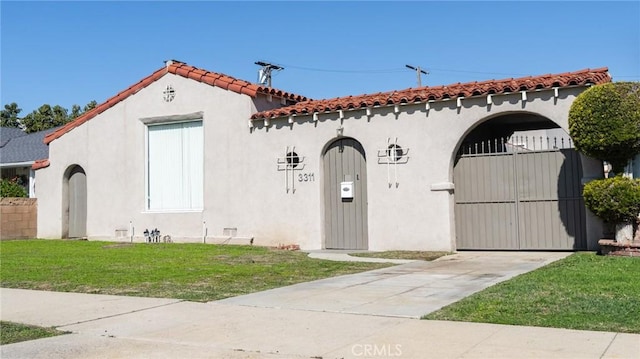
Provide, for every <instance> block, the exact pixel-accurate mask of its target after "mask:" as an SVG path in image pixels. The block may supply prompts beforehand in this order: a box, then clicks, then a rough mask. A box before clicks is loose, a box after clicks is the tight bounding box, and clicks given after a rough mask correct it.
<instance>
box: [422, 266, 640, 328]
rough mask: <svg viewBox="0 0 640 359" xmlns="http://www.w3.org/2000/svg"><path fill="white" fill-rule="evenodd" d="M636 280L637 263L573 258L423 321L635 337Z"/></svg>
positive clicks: (639, 287) (639, 286)
mask: <svg viewBox="0 0 640 359" xmlns="http://www.w3.org/2000/svg"><path fill="white" fill-rule="evenodd" d="M638 278H640V258H630V257H612V256H598V255H595V254H594V253H575V254H573V255H571V256H569V257H567V258H565V259H563V260H560V261H557V262H554V263H552V264H550V265H548V266H545V267H543V268H540V269H538V270H535V271H533V272H529V273H526V274H523V275H520V276H518V277H516V278H513V279H511V280H509V281H506V282H503V283H500V284H497V285H495V286H493V287H490V288H487V289H485V290H483V291H481V292H479V293H476V294H474V295H472V296H470V297H467V298H465V299H462V300H460V301H458V302H456V303H454V304H451V305H449V306H447V307H445V308H443V309H442V310H439V311H437V312H434V313H431V314H428V315H426V316H424V317H423V319H434V320H454V321H467V322H483V323H498V324H513V325H527V326H540V327H555V328H569V329H580V330H597V331H613V332H623V333H640V315H638V313H640V300H639V299H640V280H638Z"/></svg>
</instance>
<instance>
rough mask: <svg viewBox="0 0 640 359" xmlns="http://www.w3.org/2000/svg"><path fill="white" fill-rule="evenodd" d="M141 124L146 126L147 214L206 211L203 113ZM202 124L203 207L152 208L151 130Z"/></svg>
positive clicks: (142, 120)
mask: <svg viewBox="0 0 640 359" xmlns="http://www.w3.org/2000/svg"><path fill="white" fill-rule="evenodd" d="M140 122H142V123H143V125H144V159H143V161H144V194H143V198H144V210H143V212H146V213H189V212H202V211H203V210H204V197H205V196H204V184H205V168H204V154H205V149H204V148H205V121H204V113H203V112H195V113H190V114H185V115H173V116H159V117H147V118H140ZM189 122H200V123H201V127H200V128H201V131H202V190H201V194H202V199H201V206H200V207H197V208H195V207H194V208H152V207H151V205H150V204H151V202H150V198H151V193H150V191H151V186H150V175H149V164H150V163H149V154H150V153H149V128H150V127H154V126H163V125H175V124H180V123H189Z"/></svg>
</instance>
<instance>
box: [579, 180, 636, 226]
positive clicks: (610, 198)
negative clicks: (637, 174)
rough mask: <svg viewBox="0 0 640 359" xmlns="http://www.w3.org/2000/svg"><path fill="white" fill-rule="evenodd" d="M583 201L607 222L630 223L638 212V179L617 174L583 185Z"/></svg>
mask: <svg viewBox="0 0 640 359" xmlns="http://www.w3.org/2000/svg"><path fill="white" fill-rule="evenodd" d="M582 196H583V197H584V203H585V205H586V206H587V208H589V210H591V212H593V213H594V214H595V215H596V216H598V217H600V218H602V220H604V221H605V222H607V223H611V224H618V223H631V222H633V221H634V220H635V219H636V218H637V217H638V213H640V180H633V179H630V178H626V177H622V176H617V177H613V178H605V179H601V180H594V181H591V182H589V183H587V184H586V185H585V186H584V191H583V193H582Z"/></svg>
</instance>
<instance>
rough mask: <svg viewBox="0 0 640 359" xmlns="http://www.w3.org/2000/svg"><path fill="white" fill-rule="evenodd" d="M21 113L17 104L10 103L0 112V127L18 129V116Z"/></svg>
mask: <svg viewBox="0 0 640 359" xmlns="http://www.w3.org/2000/svg"><path fill="white" fill-rule="evenodd" d="M21 111H22V109H21V108H20V107H18V104H17V103H15V102H12V103H10V104H8V105H4V109H3V110H2V111H0V126H2V127H14V128H19V127H20V119H19V118H18V114H19V113H20V112H21Z"/></svg>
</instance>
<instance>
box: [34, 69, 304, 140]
mask: <svg viewBox="0 0 640 359" xmlns="http://www.w3.org/2000/svg"><path fill="white" fill-rule="evenodd" d="M168 73H171V74H175V75H178V76H182V77H185V78H188V79H192V80H196V81H199V82H202V83H205V84H207V85H211V86H214V87H219V88H222V89H225V90H229V91H233V92H236V93H239V94H244V95H248V96H250V97H256V96H257V95H258V94H264V95H272V96H276V97H281V98H284V99H286V100H289V101H293V102H297V101H306V100H307V98H306V97H304V96H300V95H296V94H293V93H289V92H284V91H280V90H277V89H274V88H270V87H263V86H259V85H256V84H252V83H250V82H247V81H244V80H239V79H236V78H233V77H231V76H227V75H224V74H220V73H216V72H211V71H207V70H203V69H199V68H196V67H193V66H191V65H187V64H186V63H183V62H180V61H175V60H170V61H167V64H166V66H165V67H163V68H161V69H158V70H157V71H155V72H154V73H152V74H151V75H149V76H147V77H145V78H144V79H142V80H140V81H139V82H138V83H136V84H134V85H133V86H131V87H129V88H127V89H126V90H124V91H122V92H120V93H118V94H117V95H115V96H113V97H111V98H110V99H108V100H107V101H106V102H104V103H102V104H100V105H98V106H96V107H95V108H94V109H93V110H91V111H89V112H87V113H85V114H83V115H82V116H80V117H78V118H77V119H75V120H74V121H72V122H69V123H68V124H66V125H65V126H63V127H62V128H60V129H59V130H57V131H55V132H54V133H51V134H49V135H47V136H46V137H45V138H44V142H45V143H47V144H49V143H50V142H51V141H53V140H55V139H57V138H60V137H61V136H63V135H64V134H65V133H67V132H69V131H71V130H73V129H74V128H76V127H78V126H80V125H82V124H83V123H85V122H87V121H89V120H90V119H92V118H94V117H96V116H97V115H99V114H101V113H103V112H104V111H106V110H108V109H110V108H111V107H113V106H115V105H116V104H117V103H119V102H121V101H123V100H124V99H126V98H127V97H129V96H131V95H133V94H135V93H137V92H138V91H140V90H142V89H143V88H145V87H147V86H149V85H150V84H151V83H153V82H155V81H157V80H158V79H160V78H161V77H162V76H164V75H165V74H168Z"/></svg>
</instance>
